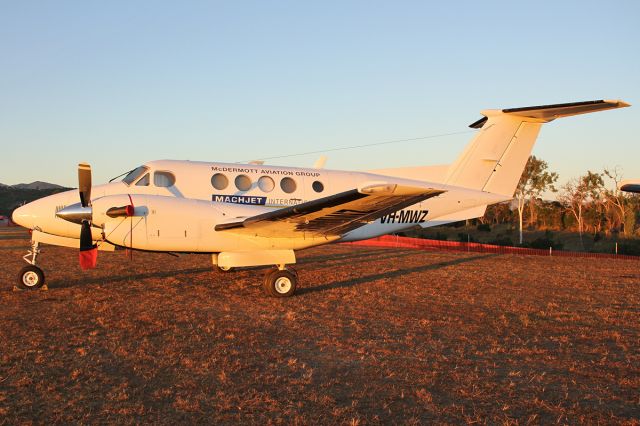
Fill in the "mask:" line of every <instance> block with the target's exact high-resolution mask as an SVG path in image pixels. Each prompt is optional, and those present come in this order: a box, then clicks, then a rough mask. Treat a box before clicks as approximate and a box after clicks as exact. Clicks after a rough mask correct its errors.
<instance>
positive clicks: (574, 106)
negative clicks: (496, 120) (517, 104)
mask: <svg viewBox="0 0 640 426" xmlns="http://www.w3.org/2000/svg"><path fill="white" fill-rule="evenodd" d="M628 106H630V105H629V104H628V103H626V102H624V101H620V100H602V99H601V100H597V101H585V102H572V103H567V104H553V105H539V106H529V107H522V108H507V109H502V110H485V111H482V115H484V117H483V118H481V119H480V120H478V121H476V122H474V123H472V124H470V125H469V127H471V128H473V129H479V128H481V127H482V126H484V124H485V123H486V122H487V119H488V117H490V116H493V115H497V114H508V115H511V116H518V117H524V118H531V119H534V120H540V121H541V122H545V123H546V122H549V121H552V120H555V119H556V118H560V117H569V116H572V115H578V114H587V113H589V112H595V111H603V110H606V109H614V108H624V107H628Z"/></svg>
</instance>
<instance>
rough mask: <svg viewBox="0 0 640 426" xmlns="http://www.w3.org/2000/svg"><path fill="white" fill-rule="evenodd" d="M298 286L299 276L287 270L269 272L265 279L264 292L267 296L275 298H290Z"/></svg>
mask: <svg viewBox="0 0 640 426" xmlns="http://www.w3.org/2000/svg"><path fill="white" fill-rule="evenodd" d="M297 285H298V276H297V275H296V274H295V273H294V272H292V271H288V270H286V269H284V270H282V271H281V270H279V269H274V270H273V271H270V272H267V275H265V277H264V291H265V293H266V294H267V295H269V296H273V297H289V296H293V293H295V291H296V286H297Z"/></svg>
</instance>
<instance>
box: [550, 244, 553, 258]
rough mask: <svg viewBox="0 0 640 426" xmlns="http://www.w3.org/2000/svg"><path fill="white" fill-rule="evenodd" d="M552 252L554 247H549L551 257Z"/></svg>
mask: <svg viewBox="0 0 640 426" xmlns="http://www.w3.org/2000/svg"><path fill="white" fill-rule="evenodd" d="M552 251H553V247H551V246H549V256H551V253H552Z"/></svg>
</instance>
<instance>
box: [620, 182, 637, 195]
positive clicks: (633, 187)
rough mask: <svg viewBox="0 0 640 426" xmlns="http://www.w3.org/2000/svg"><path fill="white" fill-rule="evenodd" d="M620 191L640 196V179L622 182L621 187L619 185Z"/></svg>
mask: <svg viewBox="0 0 640 426" xmlns="http://www.w3.org/2000/svg"><path fill="white" fill-rule="evenodd" d="M618 189H620V191H624V192H631V193H634V194H638V193H640V180H638V179H629V180H624V181H622V182H620V185H618Z"/></svg>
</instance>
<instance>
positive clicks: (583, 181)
mask: <svg viewBox="0 0 640 426" xmlns="http://www.w3.org/2000/svg"><path fill="white" fill-rule="evenodd" d="M603 187H604V180H603V179H602V175H601V174H600V173H593V172H591V171H587V174H586V175H584V176H580V177H578V178H573V179H571V180H569V181H568V182H567V183H566V184H565V185H564V186H563V187H562V189H563V193H562V194H561V195H560V196H559V197H558V199H559V201H561V202H562V204H564V206H565V208H566V209H567V211H569V212H570V213H571V214H572V215H573V216H574V217H575V219H576V222H577V223H578V233H579V234H580V245H581V246H582V249H583V250H584V241H583V239H582V232H583V230H584V212H585V209H587V208H588V207H590V206H591V207H593V206H594V205H596V203H598V202H599V200H600V199H601V193H602V189H603Z"/></svg>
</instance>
